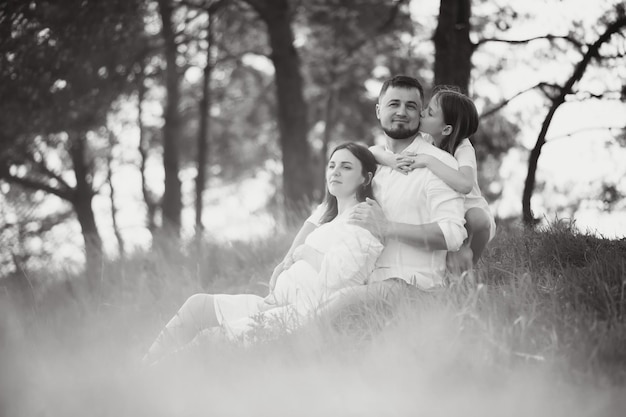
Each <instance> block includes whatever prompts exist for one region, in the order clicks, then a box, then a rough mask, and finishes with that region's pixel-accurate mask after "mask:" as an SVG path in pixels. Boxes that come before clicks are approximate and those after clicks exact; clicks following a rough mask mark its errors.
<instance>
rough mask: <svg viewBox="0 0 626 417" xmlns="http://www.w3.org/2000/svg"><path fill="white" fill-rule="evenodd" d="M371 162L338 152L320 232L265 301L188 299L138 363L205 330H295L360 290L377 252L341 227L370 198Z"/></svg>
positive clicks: (374, 243) (235, 334)
mask: <svg viewBox="0 0 626 417" xmlns="http://www.w3.org/2000/svg"><path fill="white" fill-rule="evenodd" d="M375 172H376V160H375V158H374V156H373V155H372V154H371V152H370V151H369V150H368V149H367V148H366V147H364V146H361V145H358V144H356V143H351V142H349V143H344V144H341V145H339V146H337V147H336V148H335V149H334V150H333V152H332V154H331V156H330V160H329V161H328V165H327V169H326V200H325V204H324V207H325V210H326V211H325V213H324V214H323V216H322V220H321V222H320V223H321V225H320V226H319V227H317V228H316V229H315V230H314V231H313V232H311V234H310V235H309V236H308V237H307V238H306V240H305V243H304V244H303V245H301V246H299V247H298V248H296V250H294V251H293V255H292V258H291V260H290V265H288V267H286V268H285V269H283V271H282V272H281V273H280V275H278V278H277V279H276V285H275V286H274V288H273V290H272V292H271V293H270V295H268V296H267V297H260V296H258V295H254V294H237V295H230V294H195V295H193V296H191V297H190V298H189V299H187V301H186V302H185V303H184V304H183V306H182V307H181V308H180V310H178V312H177V313H176V315H175V316H174V317H173V318H172V319H171V320H170V321H169V322H168V323H167V325H166V326H165V328H164V329H163V330H162V331H161V333H160V334H159V336H158V337H157V339H156V341H155V342H154V343H153V344H152V346H151V347H150V349H149V350H148V353H147V354H146V356H145V357H144V362H145V363H154V362H156V361H158V360H159V359H161V358H162V357H164V356H165V355H167V354H169V353H171V352H174V351H176V350H177V349H179V348H181V347H183V346H185V345H187V344H188V343H189V342H190V341H192V340H193V339H194V338H195V337H196V336H198V335H199V334H201V333H202V332H206V331H209V332H211V331H215V330H216V329H219V331H220V332H221V334H223V335H225V336H226V337H228V338H231V339H236V338H241V337H245V334H246V332H248V331H249V330H250V329H251V328H252V327H251V326H252V325H258V324H259V323H266V324H269V325H271V324H272V323H281V325H283V326H287V328H288V329H291V328H295V327H298V326H300V325H302V324H303V323H304V322H305V321H306V320H308V319H310V318H312V317H313V316H314V314H315V312H316V311H317V310H318V309H319V308H320V307H321V306H323V305H324V303H325V302H327V301H328V300H329V299H330V298H331V297H332V296H333V294H337V292H338V291H339V290H342V289H345V288H348V287H351V286H358V285H365V284H366V283H367V279H368V277H369V275H370V273H371V272H372V270H373V269H374V264H375V262H376V259H377V258H378V256H379V255H380V253H381V251H382V249H383V245H382V244H381V243H380V241H379V240H378V239H377V238H376V237H374V235H372V234H371V233H370V232H369V231H367V230H366V229H364V228H361V227H359V226H355V225H351V224H348V223H347V218H348V216H349V213H350V211H351V210H352V209H353V208H354V206H356V205H357V204H358V203H360V202H363V201H365V199H366V198H371V199H373V194H372V178H373V176H374V173H375Z"/></svg>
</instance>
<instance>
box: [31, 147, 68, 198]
mask: <svg viewBox="0 0 626 417" xmlns="http://www.w3.org/2000/svg"><path fill="white" fill-rule="evenodd" d="M26 158H27V159H28V160H29V161H31V162H32V163H33V164H34V165H35V166H36V167H37V168H39V169H40V170H41V171H42V172H43V173H44V174H45V175H47V176H49V177H50V178H51V179H54V180H56V181H57V182H58V183H59V184H60V185H61V188H62V189H63V190H62V191H67V192H71V191H72V187H71V186H70V185H69V184H68V183H67V182H66V181H65V179H63V177H61V175H59V174H57V173H56V172H54V171H52V170H51V169H50V168H48V165H46V163H45V161H41V162H38V161H36V160H35V158H34V157H33V155H32V154H30V153H29V154H27V155H26Z"/></svg>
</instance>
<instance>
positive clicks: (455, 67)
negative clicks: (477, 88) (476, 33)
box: [433, 0, 475, 94]
mask: <svg viewBox="0 0 626 417" xmlns="http://www.w3.org/2000/svg"><path fill="white" fill-rule="evenodd" d="M471 15H472V12H471V0H441V3H440V6H439V19H438V20H437V29H436V30H435V35H434V37H433V42H434V44H435V85H442V84H447V85H455V86H458V87H459V88H460V89H461V91H462V92H464V93H466V94H467V93H468V91H469V83H470V75H471V70H472V54H473V52H474V48H475V45H473V44H472V42H471V41H470V29H471V27H470V17H471Z"/></svg>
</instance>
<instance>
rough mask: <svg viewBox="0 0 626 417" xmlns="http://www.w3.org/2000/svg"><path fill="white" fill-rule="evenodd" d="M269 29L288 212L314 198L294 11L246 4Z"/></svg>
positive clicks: (278, 3)
mask: <svg viewBox="0 0 626 417" xmlns="http://www.w3.org/2000/svg"><path fill="white" fill-rule="evenodd" d="M244 1H245V2H246V3H248V4H249V5H250V6H251V7H252V8H253V9H254V10H255V11H256V12H257V13H258V14H259V17H260V18H261V20H263V22H264V23H265V25H266V28H267V33H268V36H269V43H270V47H271V50H272V52H271V59H272V62H273V64H274V68H275V71H276V76H275V83H276V97H277V105H278V110H277V116H278V128H279V132H280V144H281V150H282V161H283V189H284V195H285V204H286V208H287V209H289V210H294V209H295V210H301V209H302V208H303V204H306V203H307V202H308V201H309V200H310V199H311V198H312V192H313V188H314V187H313V176H312V173H311V162H310V156H311V151H310V147H309V143H308V141H307V134H308V129H309V125H308V123H307V106H306V103H305V101H304V95H303V80H302V75H301V73H300V58H299V56H298V52H297V50H296V48H295V46H294V44H293V43H294V35H293V30H292V28H291V23H292V10H291V9H290V6H289V1H288V0H244Z"/></svg>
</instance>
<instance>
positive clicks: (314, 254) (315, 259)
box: [292, 245, 324, 271]
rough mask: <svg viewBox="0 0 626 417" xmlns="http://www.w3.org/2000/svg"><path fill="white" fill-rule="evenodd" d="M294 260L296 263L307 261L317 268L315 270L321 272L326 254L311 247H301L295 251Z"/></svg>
mask: <svg viewBox="0 0 626 417" xmlns="http://www.w3.org/2000/svg"><path fill="white" fill-rule="evenodd" d="M292 259H293V262H294V263H295V262H297V261H305V262H306V263H308V264H309V265H311V266H312V267H313V268H315V270H317V271H319V270H320V268H321V265H322V260H323V259H324V254H322V252H320V251H318V250H317V249H313V248H312V247H311V246H309V245H300V246H298V247H297V248H296V249H295V250H294V251H293V255H292Z"/></svg>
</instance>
